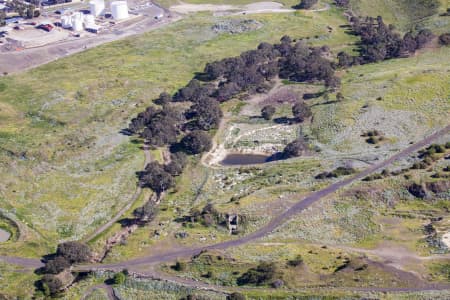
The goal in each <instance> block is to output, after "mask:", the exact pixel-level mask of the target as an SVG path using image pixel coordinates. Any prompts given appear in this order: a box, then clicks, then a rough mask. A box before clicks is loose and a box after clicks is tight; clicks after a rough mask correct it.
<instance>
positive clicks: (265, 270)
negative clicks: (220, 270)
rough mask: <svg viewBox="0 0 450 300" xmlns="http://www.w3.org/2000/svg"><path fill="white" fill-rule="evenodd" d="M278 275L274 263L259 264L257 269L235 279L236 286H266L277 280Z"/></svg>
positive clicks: (251, 269) (249, 270) (252, 269)
mask: <svg viewBox="0 0 450 300" xmlns="http://www.w3.org/2000/svg"><path fill="white" fill-rule="evenodd" d="M279 276H280V273H279V272H278V270H277V267H276V264H275V263H268V262H261V263H260V264H259V265H258V266H257V267H255V268H250V269H248V270H247V272H245V273H244V274H242V275H241V276H240V277H239V278H238V279H237V284H238V285H247V284H250V285H266V284H271V283H272V282H273V281H275V280H276V279H278V277H279Z"/></svg>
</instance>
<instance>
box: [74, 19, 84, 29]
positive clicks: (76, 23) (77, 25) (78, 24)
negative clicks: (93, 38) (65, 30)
mask: <svg viewBox="0 0 450 300" xmlns="http://www.w3.org/2000/svg"><path fill="white" fill-rule="evenodd" d="M72 29H73V30H74V31H81V30H83V19H81V18H74V19H73V23H72Z"/></svg>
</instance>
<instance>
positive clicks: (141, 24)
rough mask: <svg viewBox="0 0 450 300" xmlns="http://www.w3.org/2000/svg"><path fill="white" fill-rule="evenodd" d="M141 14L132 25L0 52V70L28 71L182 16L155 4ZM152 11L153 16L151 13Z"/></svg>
mask: <svg viewBox="0 0 450 300" xmlns="http://www.w3.org/2000/svg"><path fill="white" fill-rule="evenodd" d="M149 10H158V11H159V10H162V11H164V15H165V16H164V17H163V18H162V19H159V20H156V19H154V18H153V17H151V16H150V12H149ZM140 13H142V15H143V17H142V20H139V21H135V22H133V23H131V24H129V23H123V24H118V25H116V27H113V28H112V29H111V31H109V32H104V33H100V34H98V35H96V36H92V37H86V38H79V39H69V40H65V41H60V42H56V43H51V44H48V45H44V46H41V47H35V48H28V49H24V50H21V51H12V52H0V73H3V72H7V73H9V74H13V73H18V72H22V71H25V70H29V69H32V68H35V67H38V66H40V65H43V64H46V63H49V62H51V61H54V60H57V59H59V58H62V57H66V56H69V55H72V54H75V53H78V52H82V51H84V50H86V49H88V48H93V47H96V46H99V45H101V44H104V43H108V42H111V41H115V40H119V39H123V38H125V37H129V36H132V35H138V34H142V33H145V32H147V31H150V30H153V29H156V28H159V27H161V26H164V25H167V24H170V23H172V22H175V21H178V20H180V19H181V17H180V16H176V15H173V14H172V13H170V12H169V11H168V10H166V9H163V8H161V7H158V6H156V5H155V6H154V7H151V8H148V9H146V10H143V11H141V12H140ZM151 14H152V15H153V13H151ZM169 16H170V17H169Z"/></svg>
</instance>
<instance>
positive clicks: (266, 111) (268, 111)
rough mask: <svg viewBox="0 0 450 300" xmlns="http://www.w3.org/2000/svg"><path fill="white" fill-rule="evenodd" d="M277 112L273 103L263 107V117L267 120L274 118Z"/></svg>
mask: <svg viewBox="0 0 450 300" xmlns="http://www.w3.org/2000/svg"><path fill="white" fill-rule="evenodd" d="M275 112H276V109H275V107H273V106H272V105H266V106H264V107H263V108H262V109H261V117H263V118H264V119H265V120H270V119H272V117H273V115H274V114H275Z"/></svg>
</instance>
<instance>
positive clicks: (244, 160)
mask: <svg viewBox="0 0 450 300" xmlns="http://www.w3.org/2000/svg"><path fill="white" fill-rule="evenodd" d="M269 160H270V156H267V155H262V154H243V153H230V154H227V156H226V157H225V158H224V159H223V160H222V161H221V162H220V164H221V165H223V166H239V165H255V164H263V163H265V162H268V161H269Z"/></svg>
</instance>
